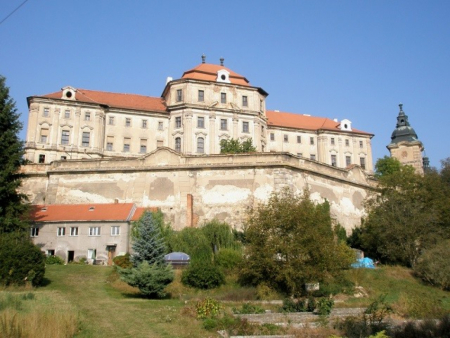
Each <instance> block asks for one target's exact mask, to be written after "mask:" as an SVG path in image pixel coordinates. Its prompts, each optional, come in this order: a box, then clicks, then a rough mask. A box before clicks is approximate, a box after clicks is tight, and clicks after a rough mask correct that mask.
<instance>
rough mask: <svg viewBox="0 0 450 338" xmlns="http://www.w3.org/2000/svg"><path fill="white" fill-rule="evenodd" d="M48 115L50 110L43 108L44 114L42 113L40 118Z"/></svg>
mask: <svg viewBox="0 0 450 338" xmlns="http://www.w3.org/2000/svg"><path fill="white" fill-rule="evenodd" d="M49 115H50V109H49V108H44V112H43V113H42V116H44V117H48V116H49Z"/></svg>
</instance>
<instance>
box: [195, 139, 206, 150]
mask: <svg viewBox="0 0 450 338" xmlns="http://www.w3.org/2000/svg"><path fill="white" fill-rule="evenodd" d="M204 152H205V139H204V138H203V137H199V138H198V139H197V153H199V154H203V153H204Z"/></svg>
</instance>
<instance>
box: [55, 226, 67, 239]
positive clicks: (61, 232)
mask: <svg viewBox="0 0 450 338" xmlns="http://www.w3.org/2000/svg"><path fill="white" fill-rule="evenodd" d="M56 233H57V236H59V237H60V236H65V235H66V228H64V227H58V229H57V232H56Z"/></svg>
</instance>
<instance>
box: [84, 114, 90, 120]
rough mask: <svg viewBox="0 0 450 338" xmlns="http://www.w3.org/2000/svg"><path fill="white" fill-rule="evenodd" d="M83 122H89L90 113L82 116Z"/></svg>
mask: <svg viewBox="0 0 450 338" xmlns="http://www.w3.org/2000/svg"><path fill="white" fill-rule="evenodd" d="M84 120H85V121H90V120H91V113H85V114H84Z"/></svg>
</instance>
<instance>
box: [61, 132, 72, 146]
mask: <svg viewBox="0 0 450 338" xmlns="http://www.w3.org/2000/svg"><path fill="white" fill-rule="evenodd" d="M69 136H70V131H69V130H63V131H62V132H61V144H69Z"/></svg>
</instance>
